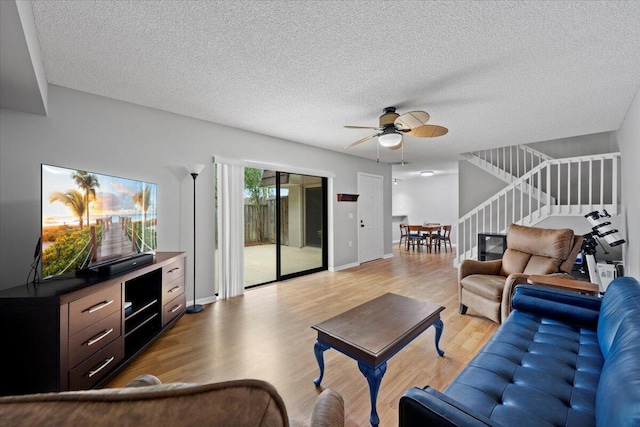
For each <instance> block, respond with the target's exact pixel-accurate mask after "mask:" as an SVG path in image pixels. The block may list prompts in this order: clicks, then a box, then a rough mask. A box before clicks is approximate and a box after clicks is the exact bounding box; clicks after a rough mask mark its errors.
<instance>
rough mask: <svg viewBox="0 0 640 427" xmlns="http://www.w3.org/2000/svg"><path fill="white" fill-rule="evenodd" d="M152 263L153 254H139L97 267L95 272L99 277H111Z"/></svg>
mask: <svg viewBox="0 0 640 427" xmlns="http://www.w3.org/2000/svg"><path fill="white" fill-rule="evenodd" d="M152 262H153V254H140V255H134V256H132V257H130V258H125V259H121V260H118V261H115V262H112V263H109V264H103V265H101V266H98V267H97V271H98V275H100V276H113V275H116V274H120V273H124V272H125V271H129V270H133V269H134V268H137V267H141V266H143V265H147V264H151V263H152Z"/></svg>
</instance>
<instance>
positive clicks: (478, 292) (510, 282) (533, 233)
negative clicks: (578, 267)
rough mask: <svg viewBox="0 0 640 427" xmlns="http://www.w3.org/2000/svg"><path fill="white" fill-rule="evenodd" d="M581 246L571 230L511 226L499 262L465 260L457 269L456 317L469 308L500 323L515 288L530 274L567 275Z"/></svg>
mask: <svg viewBox="0 0 640 427" xmlns="http://www.w3.org/2000/svg"><path fill="white" fill-rule="evenodd" d="M581 246H582V237H581V236H577V235H574V234H573V230H571V229H568V228H564V229H559V230H555V229H545V228H536V227H525V226H521V225H517V224H511V225H510V226H509V229H508V231H507V250H506V251H505V253H504V255H503V256H502V259H499V260H494V261H476V260H471V259H465V260H463V261H462V262H461V263H460V266H459V268H458V299H459V301H460V314H465V313H466V312H467V308H468V307H471V308H472V309H474V310H475V311H476V312H478V313H479V314H482V315H483V316H486V317H488V318H489V319H491V320H493V321H495V322H498V323H502V321H503V320H504V319H506V317H507V316H508V315H509V313H510V312H511V294H512V293H513V290H514V288H515V286H516V285H518V284H521V283H527V278H528V277H529V276H530V275H533V274H560V275H567V277H571V276H570V275H569V273H570V272H571V268H572V267H573V263H574V262H575V260H576V256H577V255H578V252H579V251H580V247H581Z"/></svg>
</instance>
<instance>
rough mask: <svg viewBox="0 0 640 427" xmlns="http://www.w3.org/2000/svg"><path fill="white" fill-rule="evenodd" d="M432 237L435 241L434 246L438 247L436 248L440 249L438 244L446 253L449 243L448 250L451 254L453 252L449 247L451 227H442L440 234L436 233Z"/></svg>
mask: <svg viewBox="0 0 640 427" xmlns="http://www.w3.org/2000/svg"><path fill="white" fill-rule="evenodd" d="M433 237H434V239H436V242H435V244H437V245H438V248H440V244H444V251H445V252H447V242H449V249H451V252H453V247H452V246H451V226H450V225H443V226H442V233H438V234H437V235H435V236H433Z"/></svg>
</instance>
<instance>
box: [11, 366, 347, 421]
mask: <svg viewBox="0 0 640 427" xmlns="http://www.w3.org/2000/svg"><path fill="white" fill-rule="evenodd" d="M0 425H3V426H4V425H10V426H41V425H50V426H62V425H65V426H67V425H68V426H87V425H90V426H96V427H100V426H114V425H121V426H183V425H203V426H204V425H206V426H214V427H217V426H219V427H227V426H234V427H300V426H310V427H343V426H344V401H343V400H342V396H340V394H339V393H337V392H335V391H333V390H331V389H325V390H323V391H322V393H320V394H319V395H318V398H317V400H316V404H315V406H314V409H313V413H312V414H311V417H310V419H309V420H308V421H302V422H301V421H298V420H294V419H290V418H289V417H288V415H287V410H286V408H285V404H284V401H283V400H282V398H281V397H280V395H279V394H278V392H277V391H276V389H275V388H274V387H273V386H272V385H271V384H269V383H267V382H265V381H261V380H251V379H243V380H236V381H226V382H221V383H211V384H186V383H169V384H162V383H161V382H160V380H159V379H157V378H156V377H154V376H153V375H141V376H139V377H138V378H136V379H134V380H133V381H131V382H130V383H129V384H127V386H126V387H125V388H112V389H103V390H83V391H69V392H62V393H41V394H30V395H23V396H7V397H0Z"/></svg>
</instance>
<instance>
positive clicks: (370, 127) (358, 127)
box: [345, 126, 378, 129]
mask: <svg viewBox="0 0 640 427" xmlns="http://www.w3.org/2000/svg"><path fill="white" fill-rule="evenodd" d="M345 128H347V129H378V128H377V127H374V126H345Z"/></svg>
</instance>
